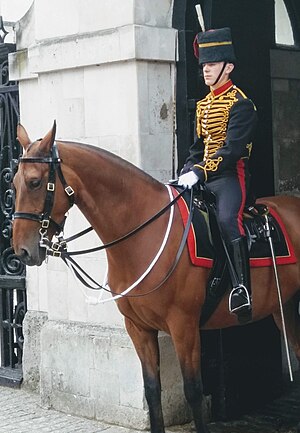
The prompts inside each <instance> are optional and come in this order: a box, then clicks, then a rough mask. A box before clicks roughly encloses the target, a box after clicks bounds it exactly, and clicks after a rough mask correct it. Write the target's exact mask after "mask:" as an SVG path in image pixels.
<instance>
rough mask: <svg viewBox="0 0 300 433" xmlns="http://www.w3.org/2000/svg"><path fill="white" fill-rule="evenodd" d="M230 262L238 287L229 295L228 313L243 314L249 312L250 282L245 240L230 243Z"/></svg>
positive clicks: (242, 238)
mask: <svg viewBox="0 0 300 433" xmlns="http://www.w3.org/2000/svg"><path fill="white" fill-rule="evenodd" d="M231 247H232V250H231V260H232V264H233V266H234V269H235V272H236V276H237V280H238V285H237V286H236V287H234V288H233V289H232V291H231V293H230V295H229V311H230V312H231V313H236V314H240V313H244V312H250V311H251V308H252V307H251V282H250V264H249V251H248V245H247V238H246V237H241V238H238V239H235V240H233V241H232V242H231Z"/></svg>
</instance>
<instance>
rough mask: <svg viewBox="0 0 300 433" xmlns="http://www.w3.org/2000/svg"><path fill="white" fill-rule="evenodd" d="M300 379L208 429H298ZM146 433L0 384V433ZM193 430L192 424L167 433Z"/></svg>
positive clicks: (251, 432) (230, 432) (268, 432)
mask: <svg viewBox="0 0 300 433" xmlns="http://www.w3.org/2000/svg"><path fill="white" fill-rule="evenodd" d="M299 422H300V381H297V383H296V384H294V385H293V386H291V387H290V389H289V391H288V392H286V394H285V395H283V396H282V397H281V398H280V399H278V400H276V401H274V402H272V403H271V404H269V405H267V406H266V407H265V408H264V410H262V411H260V412H259V413H257V414H252V415H247V416H245V417H243V418H242V419H240V420H238V421H231V422H216V423H210V424H209V429H210V433H300V429H299V430H297V425H298V423H299ZM34 432H39V433H46V432H47V433H103V432H105V433H145V431H141V430H134V429H128V428H123V427H119V426H113V425H108V424H105V423H102V422H100V421H95V420H89V419H86V418H80V417H76V416H72V415H68V414H65V413H61V412H57V411H55V410H53V409H45V408H43V407H41V405H40V398H39V395H38V394H35V393H31V392H29V391H26V390H25V389H23V388H20V389H18V388H8V387H0V433H34ZM192 432H195V430H194V428H193V426H192V424H188V425H185V426H177V427H176V426H175V427H170V428H167V429H166V433H192Z"/></svg>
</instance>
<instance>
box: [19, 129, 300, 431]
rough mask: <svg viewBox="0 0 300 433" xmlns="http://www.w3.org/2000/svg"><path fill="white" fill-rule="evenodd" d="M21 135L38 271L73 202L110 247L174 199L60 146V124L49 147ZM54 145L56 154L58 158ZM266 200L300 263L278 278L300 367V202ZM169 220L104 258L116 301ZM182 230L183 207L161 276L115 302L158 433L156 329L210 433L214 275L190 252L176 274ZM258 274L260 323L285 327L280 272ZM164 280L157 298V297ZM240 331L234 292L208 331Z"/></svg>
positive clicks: (89, 152)
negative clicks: (208, 312) (207, 370)
mask: <svg viewBox="0 0 300 433" xmlns="http://www.w3.org/2000/svg"><path fill="white" fill-rule="evenodd" d="M17 135H18V140H19V142H20V144H21V146H22V147H23V155H22V158H21V159H20V162H19V166H18V171H17V173H16V174H15V176H14V180H13V183H14V186H15V192H16V199H15V215H16V218H15V219H14V221H13V247H14V251H15V254H16V255H17V256H18V257H19V258H20V259H21V260H22V262H23V263H25V264H26V265H29V266H34V265H37V266H39V265H41V263H42V262H43V260H44V259H45V248H42V247H41V246H40V238H41V231H42V233H43V235H45V231H46V232H47V236H48V237H49V239H51V238H52V236H53V234H54V233H55V231H56V230H57V228H56V226H57V224H58V225H60V224H62V222H63V221H64V218H65V214H66V212H67V211H68V210H69V208H70V206H71V203H70V196H71V195H72V196H73V197H74V201H75V204H76V205H77V206H78V208H79V209H80V210H81V212H82V213H83V214H84V215H85V217H86V218H87V220H88V221H89V223H90V224H91V226H92V227H93V228H94V230H95V231H96V233H97V235H98V236H99V238H100V239H101V241H102V242H103V243H109V242H111V241H113V240H115V239H118V238H120V237H122V236H123V235H124V234H126V233H129V232H130V231H132V230H133V229H134V228H136V227H137V226H139V225H141V224H142V223H143V222H144V221H146V220H148V219H149V218H150V217H151V216H152V215H154V214H155V213H157V212H158V211H160V210H161V209H162V208H164V207H165V206H166V205H167V204H168V203H169V201H170V198H169V193H168V190H167V188H166V186H165V185H164V184H162V183H161V182H159V181H157V180H155V179H154V178H152V177H151V176H150V175H148V174H146V173H145V172H143V171H142V170H140V169H139V168H137V167H135V166H134V165H133V164H131V163H129V162H127V161H125V160H123V159H121V158H119V157H118V156H115V155H113V154H112V153H110V152H107V151H105V150H101V149H99V148H96V147H94V146H90V145H86V144H81V143H73V142H66V141H55V125H53V128H52V129H51V130H50V131H49V132H48V133H47V134H46V135H45V136H44V138H43V139H40V140H38V141H35V142H33V143H32V142H31V141H30V139H29V137H28V134H27V132H26V130H25V128H24V127H23V126H21V125H19V126H18V131H17ZM54 147H55V149H56V150H55V152H56V153H53V149H54ZM53 155H54V156H53ZM51 161H52V164H51ZM53 161H54V163H53ZM53 164H54V171H53ZM50 172H51V173H50ZM50 178H51V179H52V181H49V179H50ZM56 181H57V182H56ZM52 182H53V183H55V182H56V183H55V185H56V186H55V191H54V196H53V199H51V200H52V203H51V215H49V217H51V222H52V221H55V222H56V224H51V223H50V225H49V227H46V228H41V219H42V217H41V215H42V214H43V212H44V208H45V206H46V204H47V203H48V204H49V201H51V200H50V199H49V193H48V192H49V191H48V190H49V189H50V190H51V189H53V190H54V187H53V186H51V185H53V184H52ZM47 185H48V187H47ZM49 185H50V187H49ZM65 187H66V191H67V190H68V188H71V192H70V191H69V193H68V192H67V194H66V192H65V190H64V189H65ZM262 201H263V203H264V204H266V205H267V206H269V207H272V208H274V209H275V210H276V212H277V213H278V214H279V215H280V217H281V218H282V221H283V222H284V224H285V227H286V230H287V232H288V235H289V237H290V240H291V241H292V244H293V246H294V249H295V254H296V257H297V263H295V264H288V265H281V266H279V267H278V273H279V278H280V283H281V286H282V287H281V289H282V299H283V303H284V305H285V310H286V320H287V333H288V336H289V341H290V344H291V346H292V348H293V349H294V351H295V353H296V355H297V357H298V359H299V360H300V318H299V315H298V312H297V308H296V307H297V303H298V301H299V298H298V295H299V288H300V272H299V271H300V268H299V266H300V265H299V263H300V224H299V217H300V198H296V197H289V196H277V197H270V198H265V199H263V200H262ZM170 212H171V210H168V211H167V212H165V213H164V214H162V215H161V216H160V217H159V218H158V219H156V220H155V221H153V222H152V223H151V224H149V225H147V226H146V227H144V228H143V230H140V231H139V232H136V233H135V234H134V235H133V236H131V237H128V238H127V239H126V240H125V241H123V242H120V243H118V244H117V245H113V246H112V247H111V248H108V249H107V250H106V253H107V261H108V284H109V287H110V288H111V290H112V291H113V292H114V293H119V294H120V293H122V292H123V291H124V288H126V287H128V286H130V285H131V284H132V283H133V281H136V280H137V279H138V278H139V277H140V275H141V273H142V272H144V270H145V268H146V267H147V266H148V264H149V263H151V261H152V259H153V257H154V256H155V254H156V253H157V250H158V248H159V246H160V245H161V240H162V239H163V237H164V234H165V231H166V227H167V224H168V220H169V214H170ZM42 227H43V223H42ZM183 231H184V226H183V222H182V218H181V215H180V212H179V209H178V206H177V205H174V219H173V223H172V227H171V230H170V234H169V238H168V240H167V242H166V245H165V248H164V250H163V252H162V254H161V255H160V258H159V260H158V261H157V263H156V264H155V266H154V269H153V270H152V271H151V272H149V274H148V275H147V276H146V277H145V278H144V279H143V280H142V281H141V283H140V284H139V285H138V286H137V287H136V288H135V289H134V290H133V291H132V292H131V294H132V295H134V294H138V296H136V297H134V296H130V297H129V296H121V297H120V299H117V301H116V302H117V306H118V308H119V310H120V312H121V313H122V314H123V315H124V317H125V326H126V329H127V332H128V334H129V336H130V338H131V339H132V341H133V344H134V346H135V349H136V352H137V354H138V356H139V359H140V362H141V366H142V373H143V380H144V388H145V396H146V400H147V403H148V406H149V417H150V427H151V433H164V432H165V428H164V421H163V412H162V406H161V386H160V377H159V345H158V331H164V332H166V333H168V334H169V335H170V336H171V339H172V341H173V344H174V347H175V351H176V353H177V356H178V359H179V363H180V367H181V371H182V376H183V383H184V393H185V397H186V399H187V401H188V403H189V405H190V407H191V410H192V415H193V419H194V423H195V428H196V432H197V433H207V432H208V427H207V425H206V424H205V422H204V418H203V414H202V404H201V402H202V398H203V394H202V380H201V372H200V354H201V341H200V332H199V319H200V315H201V309H202V306H203V304H204V300H205V293H206V282H207V280H208V275H209V269H207V268H204V267H196V266H193V265H192V264H191V261H190V258H189V254H188V251H187V247H186V246H185V247H184V250H183V252H182V255H181V257H180V259H179V261H178V263H177V266H176V267H175V269H174V271H173V272H172V273H171V275H168V271H169V269H170V267H172V264H173V263H174V260H175V258H174V257H175V255H176V252H177V250H178V248H179V246H180V243H181V238H182V235H183ZM251 272H252V273H251V280H252V292H253V321H257V320H260V319H263V318H265V317H266V316H268V315H271V314H272V315H273V316H274V319H275V322H276V323H277V325H278V326H279V327H280V326H281V319H280V315H279V304H278V297H277V289H276V286H275V279H274V274H273V269H272V267H267V266H266V267H260V268H253V269H252V271H251ZM166 275H168V278H165V277H166ZM161 282H163V284H161V285H160V287H159V290H153V288H154V287H158V286H159V284H160V283H161ZM141 295H145V296H141ZM236 325H238V320H237V317H236V316H235V315H232V314H230V313H229V311H228V294H227V295H225V296H224V299H223V300H222V301H221V302H220V304H219V306H218V307H217V309H216V310H215V312H214V313H213V314H212V316H211V317H210V319H209V320H208V321H207V323H206V324H205V326H204V327H203V329H219V328H226V327H230V326H236Z"/></svg>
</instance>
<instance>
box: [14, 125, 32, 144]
mask: <svg viewBox="0 0 300 433" xmlns="http://www.w3.org/2000/svg"><path fill="white" fill-rule="evenodd" d="M17 140H18V142H19V143H20V144H21V146H22V147H23V149H24V150H26V149H27V147H28V146H29V144H30V143H31V140H30V138H29V137H28V134H27V132H26V129H25V128H24V126H22V125H21V124H20V123H19V124H18V126H17Z"/></svg>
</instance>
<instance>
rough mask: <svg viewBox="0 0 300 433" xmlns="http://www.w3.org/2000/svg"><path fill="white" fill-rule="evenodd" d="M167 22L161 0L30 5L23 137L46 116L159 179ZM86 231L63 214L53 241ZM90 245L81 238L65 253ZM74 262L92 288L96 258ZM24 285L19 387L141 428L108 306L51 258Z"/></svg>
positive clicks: (16, 75) (60, 134)
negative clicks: (25, 303) (61, 228)
mask: <svg viewBox="0 0 300 433" xmlns="http://www.w3.org/2000/svg"><path fill="white" fill-rule="evenodd" d="M65 17H67V19H66V18H65ZM171 19H172V1H171V0H161V1H159V2H157V1H153V0H140V1H139V2H135V1H134V0H124V1H122V2H120V1H119V0H101V1H99V0H90V1H89V2H86V1H85V0H64V1H63V2H61V1H60V0H52V1H51V2H48V1H46V0H39V1H36V2H34V3H33V5H32V7H31V9H30V11H29V12H28V13H27V14H26V15H25V16H24V17H23V19H22V20H21V21H19V23H18V25H17V49H18V51H17V52H16V53H15V54H13V55H11V56H10V77H11V79H12V80H18V81H19V83H20V105H21V106H20V111H21V123H22V124H23V125H24V126H25V128H26V129H27V131H28V132H29V135H30V136H31V138H32V139H37V138H39V137H41V136H43V135H44V134H45V133H46V132H48V130H49V129H50V128H51V127H52V123H53V121H54V119H56V122H57V138H58V139H59V138H64V139H71V140H75V141H84V142H87V143H90V144H93V145H96V146H100V147H101V148H104V149H107V150H109V151H111V152H114V153H116V154H118V155H120V156H121V157H123V158H125V159H128V160H130V161H131V162H133V163H134V164H136V165H138V166H140V167H141V168H142V169H144V170H145V171H147V172H148V173H149V174H151V175H152V176H154V177H156V178H157V179H159V180H161V181H166V180H168V179H169V178H170V176H171V167H172V159H171V158H172V144H173V114H174V113H173V107H174V104H173V103H174V94H173V89H174V71H175V46H176V31H175V30H174V29H172V27H171ZM86 226H88V223H87V222H86V221H85V219H84V218H83V216H82V215H81V214H80V213H79V211H78V210H77V209H72V211H71V212H70V215H69V217H68V219H67V224H66V230H65V235H66V237H68V236H69V235H70V234H74V233H75V232H78V231H80V230H81V229H83V228H85V227H86ZM98 244H99V240H98V239H97V238H96V236H95V235H88V236H86V237H85V238H84V239H80V240H78V241H76V242H74V244H73V245H72V246H71V245H70V247H69V248H70V249H72V250H75V249H85V248H89V247H94V246H96V245H98ZM79 263H80V264H81V265H82V266H83V267H84V269H85V270H86V271H87V272H88V273H89V274H90V275H92V276H93V277H94V278H95V279H97V280H98V281H99V282H102V280H103V278H104V275H105V272H106V257H105V254H104V253H101V254H93V255H88V256H85V257H82V258H80V259H79ZM27 287H28V309H29V313H28V315H27V318H26V334H25V339H26V340H27V341H26V342H25V350H24V352H25V353H24V382H25V386H31V388H32V387H38V385H39V386H40V393H41V397H42V402H43V404H45V405H47V406H49V407H54V408H56V409H59V410H63V411H67V412H69V413H75V414H79V415H82V416H87V417H91V418H97V419H99V420H103V421H107V422H110V423H118V424H122V425H126V426H131V427H135V428H146V427H147V426H148V408H147V405H146V404H145V400H144V391H143V383H142V375H141V369H140V365H139V361H138V358H137V356H136V354H135V351H134V348H133V345H132V343H131V341H130V340H129V337H128V336H127V334H126V333H125V331H124V326H123V318H122V316H121V315H120V313H119V312H118V311H117V309H116V306H115V304H114V303H108V304H105V305H99V304H98V305H92V304H91V303H87V302H86V301H87V299H88V298H89V297H90V296H93V297H97V296H99V294H98V293H96V294H94V293H88V292H87V290H86V289H85V288H82V287H80V286H79V284H78V283H77V282H76V281H75V280H74V278H73V276H72V275H71V274H70V273H69V272H68V271H67V270H66V268H65V265H64V263H63V262H60V261H59V259H53V258H50V259H49V262H48V263H47V264H44V265H42V266H41V267H40V268H30V269H29V268H28V269H27ZM47 318H48V320H46V319H47ZM37 325H38V326H37ZM160 342H161V347H162V355H163V356H162V358H163V362H162V377H163V379H162V383H163V400H164V411H165V419H166V423H167V424H173V423H179V422H184V421H187V420H188V418H189V414H188V411H187V409H186V405H185V402H184V399H183V391H182V384H181V379H180V374H179V369H178V365H177V362H176V361H175V359H176V357H175V354H174V351H173V349H172V345H171V343H170V339H169V337H167V336H165V335H162V336H161V337H160ZM29 351H30V355H29ZM170 401H171V402H172V404H170Z"/></svg>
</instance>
